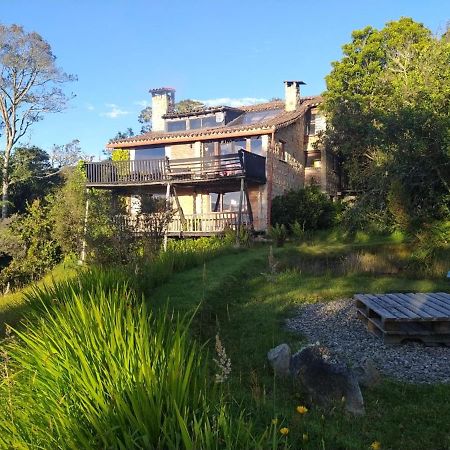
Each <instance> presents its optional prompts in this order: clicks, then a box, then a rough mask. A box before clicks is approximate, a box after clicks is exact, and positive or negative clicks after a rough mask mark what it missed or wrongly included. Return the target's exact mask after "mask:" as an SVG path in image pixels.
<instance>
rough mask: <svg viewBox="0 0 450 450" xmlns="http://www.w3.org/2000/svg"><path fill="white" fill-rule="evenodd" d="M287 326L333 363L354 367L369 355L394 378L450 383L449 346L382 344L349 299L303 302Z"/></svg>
mask: <svg viewBox="0 0 450 450" xmlns="http://www.w3.org/2000/svg"><path fill="white" fill-rule="evenodd" d="M287 327H288V328H289V329H290V330H293V331H296V332H299V333H301V334H303V335H304V336H306V338H307V339H308V340H309V341H310V342H311V343H316V342H320V344H321V345H324V346H326V347H328V349H329V350H330V355H331V358H332V360H334V361H335V362H338V363H339V362H341V363H342V362H345V363H347V364H348V365H349V366H350V367H354V366H357V365H359V364H360V363H361V361H363V360H364V359H366V358H370V359H372V360H373V362H374V363H375V365H376V367H377V368H378V369H379V370H380V372H381V373H383V374H384V375H386V376H388V377H392V378H395V379H397V380H401V381H407V382H410V383H439V382H441V383H448V382H450V347H427V346H425V345H423V344H421V343H413V342H408V343H404V344H401V345H385V344H384V343H383V342H382V340H381V338H379V337H377V336H375V335H373V334H371V333H369V332H368V331H367V328H366V326H365V325H364V323H363V322H362V321H361V320H360V319H358V317H357V315H356V307H355V305H354V301H353V300H351V299H346V300H338V301H332V302H327V303H315V304H310V305H305V306H303V307H301V308H300V310H299V315H298V316H296V317H294V318H292V319H289V320H288V321H287Z"/></svg>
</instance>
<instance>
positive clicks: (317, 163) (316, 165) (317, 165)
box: [313, 159, 322, 169]
mask: <svg viewBox="0 0 450 450" xmlns="http://www.w3.org/2000/svg"><path fill="white" fill-rule="evenodd" d="M313 167H314V168H315V169H320V168H321V167H322V161H321V160H320V159H315V160H314V162H313Z"/></svg>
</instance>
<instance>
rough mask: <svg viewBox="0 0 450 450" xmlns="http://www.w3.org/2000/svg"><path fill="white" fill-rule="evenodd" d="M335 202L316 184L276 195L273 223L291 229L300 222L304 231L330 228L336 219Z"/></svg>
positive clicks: (273, 204)
mask: <svg viewBox="0 0 450 450" xmlns="http://www.w3.org/2000/svg"><path fill="white" fill-rule="evenodd" d="M335 209H336V208H335V206H334V204H333V202H332V201H331V200H330V199H329V198H328V197H327V196H326V195H325V194H323V193H322V192H320V191H319V189H318V188H317V187H316V186H309V187H306V188H304V189H299V190H297V191H289V192H287V193H286V194H283V195H280V196H278V197H275V198H274V199H273V202H272V215H271V218H272V219H271V220H272V224H277V223H278V224H280V225H284V226H285V227H287V229H289V230H291V226H292V224H294V223H295V222H298V224H300V226H301V227H302V229H303V231H310V230H320V229H325V228H329V227H331V226H332V225H333V223H334V219H335V213H336V211H335Z"/></svg>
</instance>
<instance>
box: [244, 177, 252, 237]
mask: <svg viewBox="0 0 450 450" xmlns="http://www.w3.org/2000/svg"><path fill="white" fill-rule="evenodd" d="M245 198H246V200H247V213H248V219H249V221H250V226H251V228H252V230H253V211H252V204H251V203H250V196H249V195H248V185H247V183H245Z"/></svg>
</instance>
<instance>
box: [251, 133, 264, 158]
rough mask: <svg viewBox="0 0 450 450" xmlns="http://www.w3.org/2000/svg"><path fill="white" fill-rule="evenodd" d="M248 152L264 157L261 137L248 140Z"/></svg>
mask: <svg viewBox="0 0 450 450" xmlns="http://www.w3.org/2000/svg"><path fill="white" fill-rule="evenodd" d="M250 151H251V152H252V153H255V154H257V155H261V156H265V154H264V151H263V148H262V139H261V136H257V137H252V138H251V139H250Z"/></svg>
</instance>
